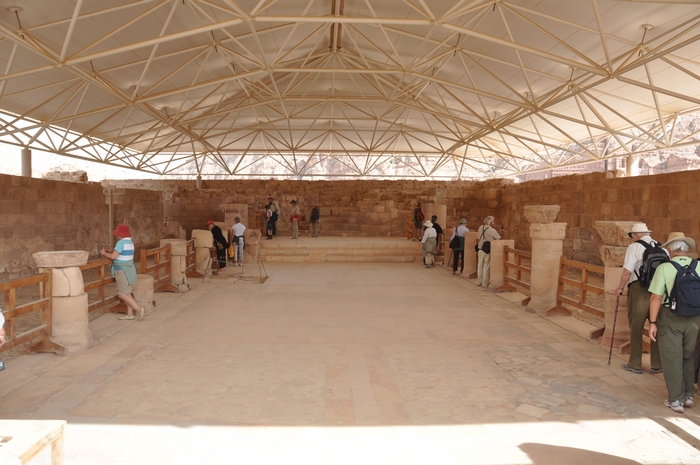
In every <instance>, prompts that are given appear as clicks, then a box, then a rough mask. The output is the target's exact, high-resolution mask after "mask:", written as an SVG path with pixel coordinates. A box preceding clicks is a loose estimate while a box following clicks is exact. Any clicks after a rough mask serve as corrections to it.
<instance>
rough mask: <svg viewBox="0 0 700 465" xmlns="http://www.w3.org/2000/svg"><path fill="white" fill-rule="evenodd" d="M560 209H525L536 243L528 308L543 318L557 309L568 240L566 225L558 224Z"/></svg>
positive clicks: (528, 206)
mask: <svg viewBox="0 0 700 465" xmlns="http://www.w3.org/2000/svg"><path fill="white" fill-rule="evenodd" d="M560 208H561V207H560V206H559V205H527V206H525V208H524V210H525V217H526V218H527V220H528V221H529V222H530V239H531V240H532V260H531V261H530V268H531V273H530V302H529V303H528V306H527V308H528V310H530V311H534V312H536V313H540V314H546V313H547V311H548V310H550V309H552V308H554V307H556V305H557V288H558V287H559V261H560V260H561V256H562V254H563V251H564V237H565V236H566V223H554V220H555V219H556V218H557V214H558V213H559V209H560Z"/></svg>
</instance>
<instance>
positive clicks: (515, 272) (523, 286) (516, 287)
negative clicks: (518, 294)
mask: <svg viewBox="0 0 700 465" xmlns="http://www.w3.org/2000/svg"><path fill="white" fill-rule="evenodd" d="M511 258H512V259H513V261H511ZM523 259H525V260H526V261H527V262H528V263H531V262H532V253H531V252H527V251H525V250H518V249H511V248H510V247H508V246H505V247H504V248H503V277H504V279H505V282H504V283H503V285H502V286H499V287H497V288H496V289H494V292H515V291H522V292H523V294H525V295H528V296H529V295H530V276H531V273H532V269H531V267H530V266H528V265H524V264H523ZM523 275H527V278H525V277H524V276H523ZM529 303H530V297H528V298H527V299H525V300H523V301H522V302H521V305H527V304H529Z"/></svg>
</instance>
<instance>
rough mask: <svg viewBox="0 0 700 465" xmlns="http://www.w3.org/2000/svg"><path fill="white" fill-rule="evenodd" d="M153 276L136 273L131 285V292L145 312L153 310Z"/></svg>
mask: <svg viewBox="0 0 700 465" xmlns="http://www.w3.org/2000/svg"><path fill="white" fill-rule="evenodd" d="M154 289H155V278H153V276H151V275H150V274H137V275H136V282H135V283H134V285H133V286H131V294H132V295H133V296H134V300H135V301H136V303H137V304H138V306H139V307H143V309H144V310H145V313H146V314H149V313H151V312H153V310H155V308H156V301H155V300H153V295H154V293H155V292H154Z"/></svg>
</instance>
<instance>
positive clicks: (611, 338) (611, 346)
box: [608, 295, 620, 365]
mask: <svg viewBox="0 0 700 465" xmlns="http://www.w3.org/2000/svg"><path fill="white" fill-rule="evenodd" d="M618 305H620V296H619V295H618V296H617V300H616V301H615V316H614V317H613V330H612V335H611V336H610V353H609V354H608V365H610V360H611V359H612V350H613V343H614V342H615V326H617V307H618Z"/></svg>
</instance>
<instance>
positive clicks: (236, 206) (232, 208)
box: [219, 203, 251, 238]
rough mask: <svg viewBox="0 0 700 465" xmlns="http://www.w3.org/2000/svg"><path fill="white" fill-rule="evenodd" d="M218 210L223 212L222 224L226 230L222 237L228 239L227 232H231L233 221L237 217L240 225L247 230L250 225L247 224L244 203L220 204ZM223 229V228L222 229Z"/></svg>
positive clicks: (246, 209)
mask: <svg viewBox="0 0 700 465" xmlns="http://www.w3.org/2000/svg"><path fill="white" fill-rule="evenodd" d="M219 209H220V210H221V211H222V212H224V223H225V224H226V230H225V231H224V235H225V236H226V238H228V235H227V234H228V231H230V230H231V226H233V219H234V218H235V217H237V216H238V217H239V218H240V219H241V223H243V225H244V226H245V227H246V228H248V227H250V226H251V225H249V224H248V205H247V204H244V203H222V204H220V205H219ZM222 229H223V228H222Z"/></svg>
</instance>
